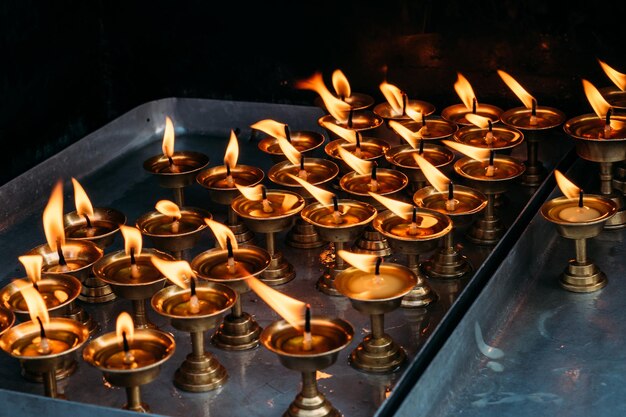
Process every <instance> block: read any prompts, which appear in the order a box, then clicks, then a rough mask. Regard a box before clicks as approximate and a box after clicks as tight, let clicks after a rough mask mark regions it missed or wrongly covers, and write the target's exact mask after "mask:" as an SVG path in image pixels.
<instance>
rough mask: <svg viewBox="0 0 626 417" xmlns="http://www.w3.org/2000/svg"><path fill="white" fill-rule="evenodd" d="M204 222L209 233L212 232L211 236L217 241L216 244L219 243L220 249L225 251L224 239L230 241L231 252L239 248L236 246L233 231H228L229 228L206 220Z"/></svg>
mask: <svg viewBox="0 0 626 417" xmlns="http://www.w3.org/2000/svg"><path fill="white" fill-rule="evenodd" d="M204 222H205V223H206V224H207V226H209V227H210V228H211V231H213V234H214V235H215V240H217V243H219V245H220V248H222V249H224V250H226V248H227V246H226V238H229V239H230V243H231V245H232V246H233V250H236V249H237V248H238V247H239V245H237V238H236V237H235V234H234V233H233V231H232V230H230V227H228V226H226V225H224V224H222V223H220V222H216V221H215V220H211V219H208V218H205V219H204Z"/></svg>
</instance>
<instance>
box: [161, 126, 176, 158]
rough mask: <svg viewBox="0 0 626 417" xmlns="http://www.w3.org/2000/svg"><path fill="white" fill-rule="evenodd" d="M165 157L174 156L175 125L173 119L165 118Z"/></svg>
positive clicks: (163, 147) (163, 146)
mask: <svg viewBox="0 0 626 417" xmlns="http://www.w3.org/2000/svg"><path fill="white" fill-rule="evenodd" d="M162 149H163V155H165V156H167V157H169V158H171V157H172V155H174V124H173V123H172V119H170V118H169V117H168V116H165V130H164V131H163V145H162Z"/></svg>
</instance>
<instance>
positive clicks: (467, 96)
mask: <svg viewBox="0 0 626 417" xmlns="http://www.w3.org/2000/svg"><path fill="white" fill-rule="evenodd" d="M456 75H457V79H456V82H455V83H454V90H455V91H456V93H457V94H458V95H459V98H460V99H461V101H462V102H463V104H465V107H467V109H468V110H472V104H473V101H474V99H475V98H476V94H474V90H473V89H472V85H471V84H470V83H469V81H467V78H465V77H464V76H463V75H462V74H461V73H460V72H457V73H456Z"/></svg>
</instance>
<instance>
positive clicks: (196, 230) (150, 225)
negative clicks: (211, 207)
mask: <svg viewBox="0 0 626 417" xmlns="http://www.w3.org/2000/svg"><path fill="white" fill-rule="evenodd" d="M180 213H181V218H180V219H179V223H180V224H179V230H178V232H177V233H174V232H172V231H171V224H172V217H171V216H166V215H164V214H162V213H160V212H158V211H150V212H148V213H146V214H144V215H142V216H141V217H139V218H138V219H137V222H136V226H137V228H138V229H139V230H140V231H141V234H142V235H144V236H147V237H148V238H149V239H150V240H151V241H152V244H153V245H154V246H155V247H156V248H158V249H161V250H167V251H173V252H177V251H183V250H185V249H189V248H192V247H194V246H195V245H196V243H198V240H200V237H201V235H202V232H204V231H205V230H206V228H207V225H206V222H205V221H204V219H205V218H208V219H212V218H213V216H212V215H211V213H210V212H208V211H207V210H204V209H201V208H198V207H181V208H180Z"/></svg>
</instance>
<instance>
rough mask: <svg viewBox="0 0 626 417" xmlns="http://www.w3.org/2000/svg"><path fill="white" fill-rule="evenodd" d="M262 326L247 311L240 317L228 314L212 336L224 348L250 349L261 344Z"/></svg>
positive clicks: (214, 341) (216, 344)
mask: <svg viewBox="0 0 626 417" xmlns="http://www.w3.org/2000/svg"><path fill="white" fill-rule="evenodd" d="M261 330H262V329H261V326H259V324H258V323H257V322H256V321H255V320H254V319H253V318H252V316H251V315H250V314H248V313H246V312H243V313H241V316H240V317H235V316H233V315H232V314H228V315H226V316H225V317H224V320H223V321H222V324H220V326H219V327H218V329H217V331H216V332H215V333H214V334H213V337H212V338H211V340H212V342H213V344H214V345H215V346H217V347H218V348H220V349H223V350H248V349H253V348H255V347H257V346H258V345H259V336H260V335H261Z"/></svg>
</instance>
